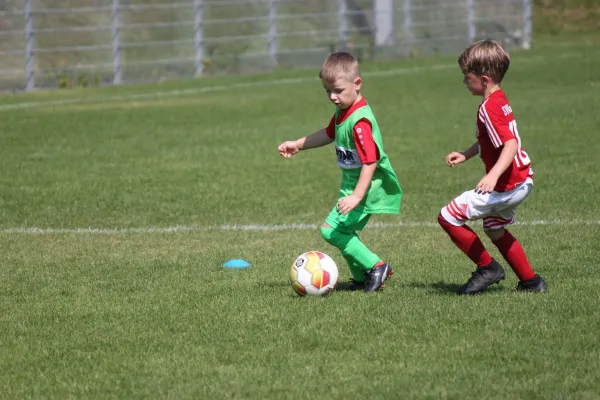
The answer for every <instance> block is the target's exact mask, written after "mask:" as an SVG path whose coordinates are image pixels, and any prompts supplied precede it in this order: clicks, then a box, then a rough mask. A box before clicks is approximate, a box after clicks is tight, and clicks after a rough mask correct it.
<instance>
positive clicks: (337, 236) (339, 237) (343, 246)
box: [321, 227, 381, 276]
mask: <svg viewBox="0 0 600 400" xmlns="http://www.w3.org/2000/svg"><path fill="white" fill-rule="evenodd" d="M321 235H323V238H324V239H325V240H326V241H327V243H329V244H331V245H332V246H335V247H337V248H338V249H340V251H341V252H342V255H343V256H344V258H346V257H351V259H353V260H354V261H356V265H357V266H358V267H359V268H360V269H361V270H362V271H368V270H370V269H372V268H373V267H374V266H375V264H377V263H378V262H379V261H381V259H380V258H379V257H378V256H377V255H376V254H374V253H373V252H372V251H371V250H369V248H368V247H367V246H365V244H364V243H363V242H361V241H360V239H359V238H358V236H356V233H344V232H340V231H338V230H336V229H333V228H324V227H321ZM350 271H352V268H350ZM352 275H353V276H354V274H352Z"/></svg>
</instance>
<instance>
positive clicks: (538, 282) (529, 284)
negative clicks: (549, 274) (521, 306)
mask: <svg viewBox="0 0 600 400" xmlns="http://www.w3.org/2000/svg"><path fill="white" fill-rule="evenodd" d="M546 291H548V285H546V281H545V280H544V278H542V277H541V276H539V275H538V274H536V275H535V276H534V277H533V278H531V279H528V280H526V281H521V282H519V284H518V285H517V292H536V293H544V292H546Z"/></svg>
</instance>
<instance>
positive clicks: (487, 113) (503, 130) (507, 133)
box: [481, 101, 516, 148]
mask: <svg viewBox="0 0 600 400" xmlns="http://www.w3.org/2000/svg"><path fill="white" fill-rule="evenodd" d="M504 107H508V108H507V109H508V110H510V106H508V104H506V106H504ZM481 113H482V117H483V120H484V123H485V127H486V128H487V129H486V130H487V132H488V135H489V137H490V140H491V141H492V144H493V145H494V147H495V148H498V147H500V146H502V145H503V144H504V143H506V142H508V141H509V140H511V139H516V138H515V135H514V134H513V133H512V131H511V130H510V126H509V123H510V122H511V121H512V120H513V115H512V110H511V112H510V114H508V115H505V113H504V110H503V107H502V106H501V105H499V104H498V103H496V102H491V101H488V102H486V103H485V104H484V105H483V106H482V107H481Z"/></svg>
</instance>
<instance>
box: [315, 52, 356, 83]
mask: <svg viewBox="0 0 600 400" xmlns="http://www.w3.org/2000/svg"><path fill="white" fill-rule="evenodd" d="M359 75H360V72H359V70H358V61H357V60H356V58H354V56H353V55H352V54H350V53H346V52H344V51H340V52H337V53H331V54H330V55H329V57H327V60H325V62H324V63H323V67H322V68H321V72H320V73H319V78H321V79H322V80H324V81H325V82H331V83H333V82H335V81H336V80H338V79H346V80H348V81H353V80H354V78H356V77H357V76H359Z"/></svg>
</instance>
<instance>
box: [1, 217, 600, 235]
mask: <svg viewBox="0 0 600 400" xmlns="http://www.w3.org/2000/svg"><path fill="white" fill-rule="evenodd" d="M514 225H518V226H538V225H551V226H597V225H600V220H596V221H595V220H570V221H567V220H534V221H520V222H519V221H517V222H515V224H514ZM318 227H319V225H316V224H281V225H216V226H200V225H190V226H185V225H176V226H167V227H159V226H150V227H145V228H35V227H16V228H0V234H32V235H55V234H82V233H83V234H102V235H113V234H121V233H177V232H211V231H219V232H230V231H238V232H239V231H248V232H269V231H294V230H308V229H317V228H318ZM435 227H438V224H437V223H436V222H399V223H374V224H370V225H368V226H367V229H389V228H435Z"/></svg>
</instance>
